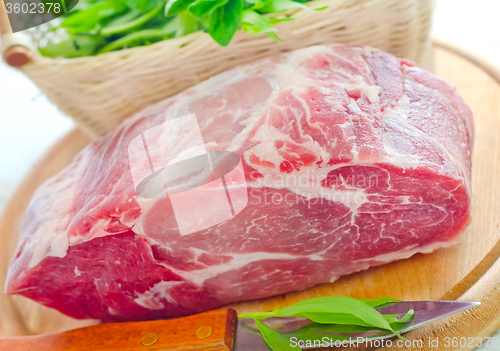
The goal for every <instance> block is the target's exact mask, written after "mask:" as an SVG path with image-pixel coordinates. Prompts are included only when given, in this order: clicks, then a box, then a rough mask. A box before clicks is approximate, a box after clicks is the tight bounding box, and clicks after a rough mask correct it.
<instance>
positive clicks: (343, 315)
mask: <svg viewBox="0 0 500 351" xmlns="http://www.w3.org/2000/svg"><path fill="white" fill-rule="evenodd" d="M277 316H280V317H289V316H295V317H304V318H309V319H310V320H312V321H314V322H317V323H332V324H355V325H360V326H366V327H370V326H371V327H375V328H377V329H382V330H388V331H392V328H391V326H390V325H389V323H388V322H387V321H386V320H385V319H384V317H383V316H382V315H381V314H380V313H379V312H378V311H377V310H376V309H375V308H373V307H371V306H369V305H367V304H366V303H364V302H363V301H359V300H357V299H355V298H352V297H347V296H325V297H318V298H313V299H309V300H304V301H301V302H298V303H296V304H294V305H291V306H288V307H285V308H283V309H281V310H279V311H278V313H277Z"/></svg>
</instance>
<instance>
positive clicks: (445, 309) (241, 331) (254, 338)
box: [234, 301, 480, 351]
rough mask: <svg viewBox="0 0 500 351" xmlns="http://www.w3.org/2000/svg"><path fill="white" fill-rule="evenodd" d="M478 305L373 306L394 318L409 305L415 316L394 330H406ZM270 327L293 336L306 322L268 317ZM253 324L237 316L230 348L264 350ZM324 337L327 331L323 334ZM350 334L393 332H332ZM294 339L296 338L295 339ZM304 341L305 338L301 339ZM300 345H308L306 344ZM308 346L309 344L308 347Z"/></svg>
mask: <svg viewBox="0 0 500 351" xmlns="http://www.w3.org/2000/svg"><path fill="white" fill-rule="evenodd" d="M478 305H480V303H479V302H473V301H404V302H398V303H395V304H392V305H390V306H386V307H381V308H377V310H378V311H379V312H380V313H383V314H394V315H397V316H398V318H401V317H403V316H404V315H405V314H406V312H408V311H409V310H410V309H413V310H414V311H415V318H414V320H413V322H412V323H406V324H408V326H406V327H404V328H402V329H400V330H398V332H399V333H400V334H402V333H406V332H408V331H410V330H413V329H416V328H420V327H422V326H424V325H427V324H430V323H433V322H436V321H438V320H440V319H443V318H446V317H450V316H453V315H455V314H457V313H461V312H463V311H466V310H468V309H470V308H473V307H476V306H478ZM263 322H264V323H266V324H267V325H269V326H270V327H277V326H281V327H279V328H277V329H276V331H278V332H280V333H285V332H286V333H287V336H293V331H294V330H297V329H298V328H300V327H303V326H304V325H306V324H308V323H310V321H309V320H307V319H304V318H296V317H286V318H269V319H266V320H264V321H263ZM256 328H257V326H256V324H255V322H254V321H253V320H252V319H240V320H238V323H237V326H236V336H235V342H234V351H268V350H269V349H268V348H267V346H266V345H265V343H264V341H263V340H262V337H261V336H260V334H259V333H256V332H255V331H256ZM324 335H325V336H326V337H327V336H328V335H329V334H328V333H325V334H324ZM336 335H341V336H346V337H351V338H352V340H353V341H356V340H358V338H363V339H365V338H368V339H369V340H375V339H386V338H391V337H394V336H395V334H392V333H385V332H381V331H369V332H362V333H352V334H338V333H337V334H336ZM297 341H298V340H297ZM303 344H306V340H304V343H303ZM304 349H308V348H307V347H306V348H304ZM309 349H310V348H309Z"/></svg>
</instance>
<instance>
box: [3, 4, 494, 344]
mask: <svg viewBox="0 0 500 351" xmlns="http://www.w3.org/2000/svg"><path fill="white" fill-rule="evenodd" d="M433 33H434V37H436V38H439V39H441V40H445V41H448V42H451V43H453V44H456V45H458V46H461V47H463V48H465V49H468V50H470V51H472V52H475V53H477V54H479V55H481V56H483V57H484V58H486V59H487V60H488V61H490V62H492V63H494V64H496V65H497V66H498V67H500V1H499V0H437V8H436V14H435V19H434V29H433ZM73 127H74V123H73V122H72V121H71V120H70V119H69V118H66V117H64V116H62V115H61V113H59V112H58V110H57V109H56V108H55V107H54V106H53V105H52V104H51V103H49V102H48V101H47V99H45V97H44V96H43V95H41V94H40V93H39V91H38V89H37V88H36V87H35V86H34V85H33V84H32V83H31V82H30V81H29V80H28V79H27V78H25V77H24V76H23V75H22V74H21V73H19V72H17V71H15V70H13V69H10V68H8V67H7V66H6V65H5V64H3V63H0V213H1V212H2V208H3V207H4V206H5V203H6V201H7V200H8V199H9V197H10V196H12V194H13V192H14V190H15V188H16V186H17V185H18V184H19V183H20V182H21V181H22V179H23V177H24V176H25V175H26V173H27V172H28V171H29V169H30V168H31V167H32V165H33V163H34V162H36V160H37V159H39V158H40V157H41V156H42V155H43V154H44V153H45V152H46V151H47V149H48V148H50V146H51V145H52V144H53V143H54V142H55V141H57V140H58V139H60V138H61V137H62V136H63V135H65V134H66V133H67V132H68V131H70V130H71V129H72V128H73ZM495 336H496V337H498V340H497V344H500V333H497V334H496V335H495ZM483 349H485V350H487V349H490V350H494V348H491V347H490V348H483ZM496 349H497V350H500V347H497V348H496Z"/></svg>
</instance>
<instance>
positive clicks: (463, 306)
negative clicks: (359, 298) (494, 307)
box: [0, 301, 480, 351]
mask: <svg viewBox="0 0 500 351" xmlns="http://www.w3.org/2000/svg"><path fill="white" fill-rule="evenodd" d="M479 304H480V303H479V302H472V301H405V302H398V303H395V304H392V305H389V306H386V307H381V308H377V310H378V311H379V312H380V313H383V314H394V315H398V317H402V316H404V315H405V314H406V312H408V310H410V309H413V310H414V311H415V318H414V320H413V321H412V322H409V323H406V324H407V326H404V327H402V328H401V329H400V330H399V331H398V332H399V333H400V334H402V333H405V332H407V331H410V330H413V329H416V328H419V327H422V326H424V325H427V324H429V323H432V322H435V321H438V320H440V319H443V318H446V317H450V316H452V315H454V314H457V313H460V312H463V311H466V310H468V309H470V308H473V307H476V306H478V305H479ZM264 322H265V323H266V324H268V325H269V326H271V327H276V326H279V328H278V329H277V331H279V332H287V335H293V331H294V330H297V329H298V328H300V327H302V326H304V325H305V324H307V323H309V321H308V320H305V319H304V318H295V317H287V318H269V319H266V320H264ZM255 328H256V326H255V322H254V321H253V320H252V319H241V320H237V315H236V312H235V311H234V310H232V309H218V310H213V311H208V312H204V313H200V314H197V315H193V316H189V317H183V318H178V319H170V320H158V321H144V322H124V323H109V324H100V325H95V326H90V327H85V328H80V329H74V330H70V331H67V332H62V333H56V334H45V335H32V336H22V337H14V338H6V339H0V350H1V351H4V350H5V351H31V350H39V351H63V350H64V351H76V350H91V351H118V350H119V351H160V350H161V351H173V350H178V351H180V350H201V351H231V350H234V351H268V348H267V347H266V345H265V343H264V341H263V340H262V338H261V336H260V334H259V333H258V332H256V329H255ZM328 335H329V334H325V336H328ZM342 335H346V336H347V334H342ZM348 336H350V337H352V338H353V340H357V338H368V339H383V338H390V337H393V336H394V334H389V333H384V332H377V331H370V332H363V333H356V334H348Z"/></svg>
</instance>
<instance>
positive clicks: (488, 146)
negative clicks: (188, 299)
mask: <svg viewBox="0 0 500 351" xmlns="http://www.w3.org/2000/svg"><path fill="white" fill-rule="evenodd" d="M433 57H434V71H435V73H436V74H437V75H438V76H440V77H442V78H443V79H444V80H446V81H447V82H448V83H450V84H451V85H454V86H456V87H457V90H458V92H459V93H460V94H461V95H462V96H463V98H464V99H465V101H466V102H467V103H468V105H469V106H470V107H471V109H472V111H473V113H474V118H475V144H474V153H473V175H472V183H473V211H472V223H471V225H470V226H469V227H468V228H467V229H466V231H465V232H464V233H463V234H462V236H461V240H460V243H459V244H457V245H455V246H453V247H450V248H448V249H442V250H438V251H435V252H433V253H431V254H425V255H423V254H417V255H415V256H413V257H411V258H409V259H406V260H401V261H397V262H393V263H390V264H386V265H384V266H380V267H375V268H371V269H368V270H367V271H363V272H360V273H356V274H351V275H349V276H345V277H343V278H341V279H339V280H338V281H336V282H334V283H331V284H323V285H320V286H316V287H313V288H310V289H307V290H305V291H300V292H293V293H289V294H286V295H280V296H276V297H272V298H267V299H263V300H256V301H249V302H244V303H239V304H235V305H232V306H231V307H234V308H235V309H236V310H237V311H238V312H246V311H253V310H272V309H274V308H275V307H276V305H279V306H281V307H284V306H285V305H289V304H292V303H294V302H296V301H299V300H302V299H305V298H310V297H316V296H321V295H350V296H354V297H358V298H369V297H379V296H393V297H397V298H400V299H404V300H437V299H457V298H460V299H468V300H476V301H481V302H482V305H481V306H479V307H476V308H474V309H473V310H469V311H467V312H464V313H462V314H460V315H457V316H454V317H451V318H448V319H447V320H444V321H441V322H438V323H435V324H433V325H430V326H428V327H426V328H421V329H419V330H417V331H415V332H411V333H409V334H406V336H407V337H408V338H410V339H411V338H417V339H424V340H425V339H435V338H436V337H438V336H439V337H440V338H441V337H445V336H459V337H469V336H474V337H485V336H489V335H491V333H493V332H494V331H495V330H496V329H498V328H499V327H500V260H499V261H497V258H498V257H499V255H500V227H499V225H500V74H498V73H497V72H496V71H495V69H494V68H491V67H489V66H488V65H486V64H483V63H481V62H480V61H479V60H477V59H474V58H471V57H470V56H468V55H467V54H463V53H460V52H459V51H457V50H454V49H451V48H449V47H446V46H444V45H440V44H437V45H435V48H434V52H433ZM88 143H89V139H88V138H87V137H86V136H85V135H83V134H82V132H80V131H78V130H75V131H73V132H71V133H70V134H69V135H68V136H66V137H65V138H64V139H62V140H61V141H60V142H59V143H58V144H57V145H55V146H54V147H53V148H52V150H51V151H50V152H49V153H48V154H47V155H46V156H45V158H44V159H42V160H41V161H40V162H39V163H38V164H37V165H36V166H35V167H34V169H33V170H32V172H31V173H30V174H29V176H28V177H27V178H26V179H25V181H24V182H23V184H22V185H21V186H20V187H19V189H18V190H17V193H16V194H15V196H14V197H13V199H12V201H11V202H10V203H9V205H8V206H7V208H6V210H5V212H4V214H3V217H2V218H1V220H0V242H1V246H0V252H1V253H2V255H1V256H0V285H1V286H3V283H4V281H5V276H6V272H7V268H8V264H9V262H10V259H11V257H12V254H13V253H14V250H15V247H16V245H17V238H18V232H19V225H20V221H21V219H22V217H23V213H24V211H25V208H26V206H27V204H28V202H29V200H30V198H31V196H32V194H33V192H34V191H35V189H36V188H37V187H38V186H39V185H40V184H41V183H43V182H44V181H45V180H46V179H47V178H48V177H50V176H52V175H54V174H56V173H57V172H59V171H60V170H62V169H63V168H64V167H65V166H66V165H68V164H69V163H70V161H71V159H72V158H73V156H74V155H75V154H76V153H77V152H78V151H80V150H81V149H82V148H83V147H84V146H85V145H86V144H88ZM0 311H1V312H0V336H12V335H27V334H38V333H49V332H57V331H62V330H68V329H72V328H75V327H79V326H84V325H89V324H93V323H96V322H95V321H76V320H73V319H71V318H68V317H66V316H63V315H61V314H60V313H58V312H56V311H54V310H51V309H48V308H46V307H43V306H41V305H39V304H36V303H34V302H32V301H30V300H28V299H25V298H22V297H18V296H5V295H3V293H0ZM426 345H427V344H426V343H425V342H424V348H423V349H424V350H427V349H429V350H430V349H432V348H431V347H429V348H426ZM393 349H394V347H393V348H391V350H393ZM405 349H406V350H411V347H410V348H408V347H407V348H405ZM419 349H420V350H422V348H419ZM461 349H463V350H466V349H471V348H467V347H465V348H461Z"/></svg>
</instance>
